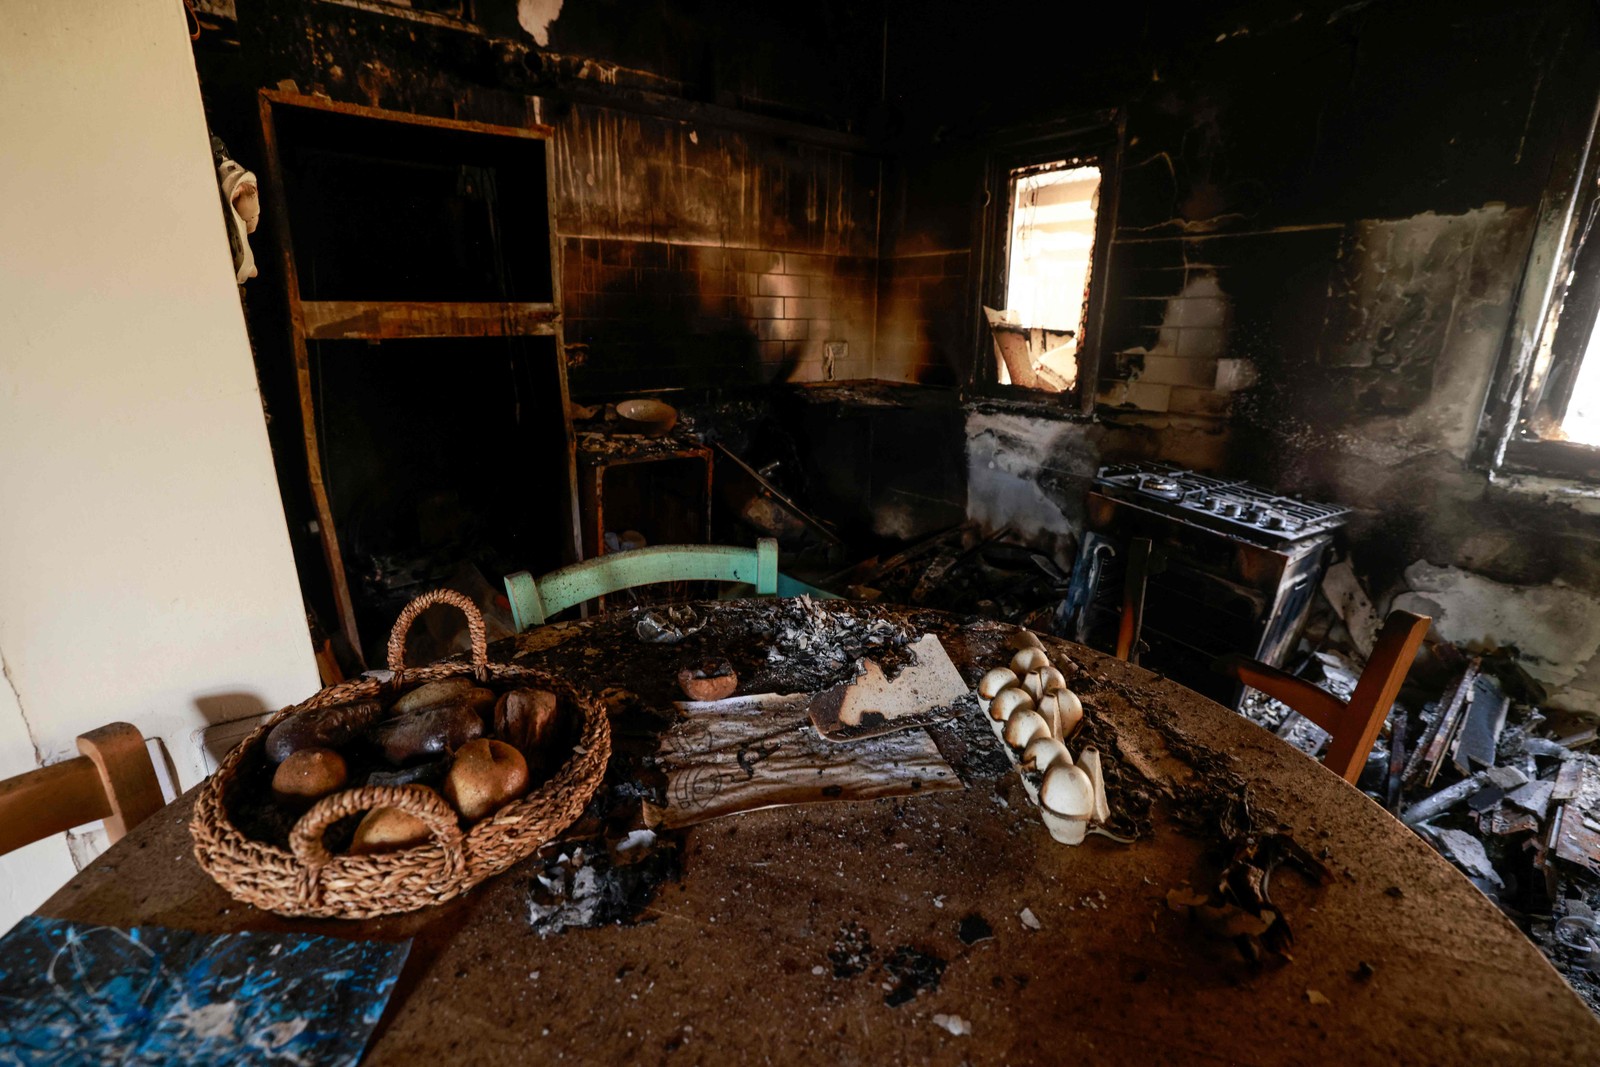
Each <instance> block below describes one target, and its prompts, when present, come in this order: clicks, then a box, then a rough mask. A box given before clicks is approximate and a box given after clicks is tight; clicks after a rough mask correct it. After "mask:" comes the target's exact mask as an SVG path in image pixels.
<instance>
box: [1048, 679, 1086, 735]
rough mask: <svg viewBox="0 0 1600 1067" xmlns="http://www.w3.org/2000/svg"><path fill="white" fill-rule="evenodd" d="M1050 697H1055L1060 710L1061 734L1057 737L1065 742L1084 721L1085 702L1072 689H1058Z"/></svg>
mask: <svg viewBox="0 0 1600 1067" xmlns="http://www.w3.org/2000/svg"><path fill="white" fill-rule="evenodd" d="M1050 695H1051V696H1053V697H1055V702H1056V707H1057V708H1059V709H1060V719H1059V723H1060V732H1059V733H1057V734H1056V736H1057V737H1059V738H1061V740H1063V741H1065V740H1066V739H1067V738H1069V737H1071V736H1072V734H1073V732H1074V731H1075V730H1077V728H1078V724H1079V723H1080V722H1082V721H1083V701H1081V700H1079V699H1078V694H1076V693H1074V692H1073V691H1072V690H1070V689H1057V690H1055V691H1053V692H1052V693H1051V694H1050Z"/></svg>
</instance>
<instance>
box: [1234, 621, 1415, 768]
mask: <svg viewBox="0 0 1600 1067" xmlns="http://www.w3.org/2000/svg"><path fill="white" fill-rule="evenodd" d="M1432 622H1433V620H1432V619H1430V618H1429V617H1428V616H1426V615H1414V614H1412V613H1411V612H1409V611H1391V612H1390V613H1389V617H1388V618H1387V619H1385V620H1384V622H1383V629H1382V630H1380V631H1378V639H1377V642H1376V643H1375V644H1374V645H1373V648H1372V655H1371V656H1369V657H1368V658H1367V666H1366V669H1365V670H1363V671H1362V672H1361V678H1360V680H1359V681H1358V682H1356V690H1355V692H1354V693H1352V694H1351V695H1350V701H1349V703H1346V702H1344V701H1343V700H1340V699H1339V698H1338V697H1336V696H1334V695H1333V694H1332V693H1330V692H1328V691H1327V690H1326V689H1319V688H1318V687H1316V686H1315V685H1312V684H1311V683H1310V682H1308V681H1306V680H1305V679H1304V678H1297V677H1295V676H1294V675H1292V674H1290V673H1288V672H1287V671H1280V670H1279V669H1278V668H1276V667H1269V666H1267V665H1266V664H1265V663H1262V662H1260V661H1259V660H1253V659H1247V658H1245V657H1243V656H1224V657H1222V658H1221V659H1219V660H1217V662H1216V664H1215V666H1216V667H1217V669H1218V670H1221V671H1222V672H1223V673H1225V674H1227V675H1229V676H1231V677H1233V678H1236V679H1238V680H1239V681H1241V682H1243V683H1244V684H1245V685H1248V686H1250V687H1251V688H1253V689H1259V690H1261V691H1262V692H1263V693H1265V694H1267V695H1268V696H1269V697H1272V698H1273V699H1275V700H1281V701H1283V702H1284V703H1285V704H1287V705H1289V706H1290V707H1291V708H1293V709H1294V710H1295V711H1297V712H1299V713H1300V714H1301V715H1304V716H1305V717H1306V718H1308V719H1310V720H1311V721H1312V722H1314V723H1316V724H1317V725H1318V726H1320V727H1322V728H1323V729H1324V730H1326V731H1328V733H1330V734H1332V735H1333V740H1332V741H1330V742H1329V743H1328V753H1327V755H1325V756H1324V757H1323V758H1322V762H1323V764H1324V765H1325V766H1326V767H1327V768H1328V769H1329V770H1331V771H1333V772H1334V773H1335V774H1337V775H1339V776H1340V777H1342V778H1343V779H1344V780H1345V781H1347V782H1350V783H1351V784H1354V783H1355V781H1356V780H1357V779H1358V778H1360V777H1361V769H1362V768H1363V767H1365V766H1366V764H1367V756H1368V755H1369V754H1370V753H1371V752H1372V743H1373V742H1374V741H1376V740H1377V739H1378V731H1379V730H1381V729H1382V728H1383V724H1384V721H1385V720H1386V719H1387V718H1388V717H1389V708H1390V707H1391V706H1393V704H1394V698H1395V696H1396V695H1397V694H1398V693H1399V692H1400V686H1401V684H1402V683H1404V682H1405V680H1406V672H1407V671H1409V670H1410V669H1411V661H1412V660H1413V659H1415V658H1416V655H1417V647H1418V646H1419V645H1421V644H1422V639H1423V638H1424V637H1426V636H1427V635H1428V627H1429V626H1430V625H1431V624H1432Z"/></svg>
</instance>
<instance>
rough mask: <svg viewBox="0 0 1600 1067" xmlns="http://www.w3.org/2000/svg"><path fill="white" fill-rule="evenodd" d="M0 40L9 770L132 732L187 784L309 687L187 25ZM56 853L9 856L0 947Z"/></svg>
mask: <svg viewBox="0 0 1600 1067" xmlns="http://www.w3.org/2000/svg"><path fill="white" fill-rule="evenodd" d="M0 24H3V25H4V26H5V30H4V32H3V33H0V146H3V147H0V657H3V661H4V668H5V682H6V683H8V684H6V685H5V686H4V688H3V690H0V775H5V774H11V773H16V772H17V771H19V770H22V769H25V768H26V767H28V766H31V765H33V764H34V763H35V758H34V757H35V752H36V751H37V753H38V754H39V755H40V756H42V757H43V759H44V760H45V761H47V762H49V761H54V760H57V759H61V758H65V757H68V756H73V755H76V747H75V744H74V739H75V738H76V736H77V735H78V734H79V733H81V732H83V731H84V730H87V729H89V728H91V727H93V726H96V725H100V724H102V723H105V722H109V721H112V720H118V719H122V720H126V721H129V722H132V723H134V724H136V725H137V726H138V727H139V728H140V729H141V730H143V731H144V732H145V734H146V736H158V737H160V738H162V739H163V741H164V742H165V744H166V747H167V750H168V752H169V753H170V754H171V756H172V759H173V763H174V765H175V766H176V769H177V772H178V777H179V784H180V786H181V787H182V788H188V787H189V786H192V785H194V784H195V783H196V782H197V781H198V780H199V779H200V778H201V777H202V776H203V774H204V769H203V763H202V760H201V757H200V753H199V751H198V749H197V748H196V746H195V743H194V740H193V737H192V735H193V734H194V732H195V731H196V730H198V729H199V728H201V727H204V726H205V725H207V723H208V722H209V721H212V720H221V719H225V718H230V717H238V715H239V714H241V713H244V712H246V711H249V710H251V709H252V708H259V707H263V706H265V707H276V706H279V705H281V704H285V703H289V702H292V701H295V700H299V699H302V698H304V697H305V696H307V695H309V694H310V693H311V692H313V691H314V690H315V688H316V686H317V675H316V668H315V664H314V661H313V659H312V654H311V647H310V640H309V637H308V636H307V632H306V627H305V620H304V617H303V614H302V609H301V602H300V593H299V587H298V584H297V582H296V577H295V571H294V564H293V560H292V558H291V555H290V551H289V543H288V535H287V532H286V530H285V527H284V519H283V511H282V506H281V504H280V502H279V500H278V495H277V487H276V484H275V481H274V477H273V471H272V460H271V456H270V454H269V452H268V448H267V438H266V429H265V425H264V423H263V420H262V413H261V404H260V398H259V396H258V395H257V391H256V382H255V375H254V369H253V367H252V365H251V356H250V349H249V345H248V343H247V341H246V337H245V330H244V320H243V316H242V314H241V311H240V306H239V298H238V294H237V292H236V290H235V288H234V283H233V270H232V265H231V262H230V259H229V254H228V243H227V237H226V234H225V231H224V230H223V222H222V214H221V208H220V203H219V200H218V194H217V188H216V181H215V175H214V172H213V169H212V164H211V153H210V147H209V139H208V134H207V132H206V127H205V122H204V118H203V115H202V111H201V105H200V92H199V85H198V83H197V81H196V77H195V70H194V61H193V57H192V55H191V53H190V51H189V42H188V39H187V35H186V32H185V25H184V15H183V7H182V5H181V4H180V3H179V0H118V2H117V3H113V4H108V3H98V2H93V0H59V2H55V3H47V2H44V0H0ZM78 851H79V852H80V853H81V852H82V851H83V850H82V849H81V848H80V849H79V850H78ZM65 856H66V847H65V844H64V842H63V841H62V840H60V839H58V840H56V841H54V842H52V843H51V844H50V845H48V846H38V847H36V848H35V849H32V850H27V851H24V852H19V853H14V854H12V855H11V856H10V857H6V858H4V859H0V887H3V888H0V929H4V928H6V927H9V926H10V925H11V923H12V922H13V921H15V919H16V918H18V917H19V916H20V915H21V914H23V913H25V912H26V911H27V910H29V909H31V908H32V907H33V906H34V905H36V904H37V903H38V902H39V901H40V900H42V899H43V898H44V896H46V895H48V893H49V892H51V891H53V890H54V889H55V888H56V887H57V886H58V885H59V883H60V882H61V881H62V878H63V875H64V873H66V872H67V871H69V870H70V868H69V867H66V866H64V864H65V862H66V861H65Z"/></svg>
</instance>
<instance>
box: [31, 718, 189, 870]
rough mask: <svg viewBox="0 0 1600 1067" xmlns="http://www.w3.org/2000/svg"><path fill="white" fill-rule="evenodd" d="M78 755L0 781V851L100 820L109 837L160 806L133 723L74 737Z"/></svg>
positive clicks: (153, 774) (153, 776) (117, 836)
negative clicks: (102, 820)
mask: <svg viewBox="0 0 1600 1067" xmlns="http://www.w3.org/2000/svg"><path fill="white" fill-rule="evenodd" d="M78 751H79V752H81V753H83V755H81V756H78V757H77V758H76V759H69V760H65V761H63V762H61V763H52V764H51V765H50V766H48V767H40V768H39V769H38V770H36V771H28V772H27V773H25V774H19V775H17V776H16V777H15V778H7V779H6V780H5V781H0V855H3V854H5V853H7V852H10V851H12V850H13V849H18V848H21V847H22V846H23V845H28V844H32V843H33V842H35V841H40V840H43V839H44V838H46V837H49V836H50V835H52V834H58V833H60V832H61V831H63V830H70V829H72V828H73V827H75V826H82V825H83V824H84V823H87V822H93V821H94V820H96V819H104V820H105V825H106V836H107V837H108V838H110V839H111V841H112V842H116V841H117V840H119V839H120V838H121V837H122V836H123V835H124V834H126V833H127V832H128V831H129V830H131V829H133V828H134V827H135V826H137V825H139V824H140V823H141V822H143V821H144V820H145V819H147V818H149V817H150V816H151V815H154V814H155V813H156V812H157V811H159V810H160V809H161V806H162V804H163V803H164V801H163V800H162V797H161V785H160V783H159V782H157V781H156V771H155V766H154V765H153V764H152V763H151V762H150V751H149V750H148V749H147V748H145V743H144V737H143V736H142V735H140V733H139V731H138V729H137V728H135V727H134V726H131V725H129V724H128V723H125V722H114V723H110V724H108V725H106V726H102V727H100V728H99V729H96V730H90V731H89V732H88V733H86V734H84V735H83V736H81V737H79V738H78Z"/></svg>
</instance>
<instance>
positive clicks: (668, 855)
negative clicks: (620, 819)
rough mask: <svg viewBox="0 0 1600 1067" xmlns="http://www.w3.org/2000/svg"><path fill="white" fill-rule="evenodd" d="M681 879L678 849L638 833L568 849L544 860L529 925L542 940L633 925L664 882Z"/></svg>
mask: <svg viewBox="0 0 1600 1067" xmlns="http://www.w3.org/2000/svg"><path fill="white" fill-rule="evenodd" d="M677 875H678V850H677V848H676V846H675V845H674V844H672V843H671V842H667V841H661V840H658V839H657V838H656V836H655V834H653V833H651V832H650V831H649V830H639V831H635V832H634V833H632V834H629V835H628V837H626V838H624V839H623V840H622V841H620V842H618V843H617V845H615V846H613V847H611V848H609V849H608V848H607V847H606V844H605V842H603V841H592V842H586V843H584V844H581V845H574V846H569V848H568V849H567V850H566V851H563V852H562V853H561V854H560V855H558V856H556V857H555V858H554V859H549V860H546V861H545V862H544V865H543V869H542V870H540V871H538V872H537V873H535V874H534V876H533V879H532V881H531V882H530V883H529V886H528V921H529V922H530V923H532V924H533V928H534V929H535V930H537V931H538V932H539V934H540V935H541V936H549V935H550V934H559V933H561V932H562V931H563V930H566V929H568V928H569V927H590V926H609V925H611V924H613V923H617V924H632V923H634V922H638V921H641V920H640V918H639V917H640V915H641V914H642V913H643V912H644V911H645V909H646V906H647V905H648V904H649V903H650V901H651V900H652V899H653V898H654V897H655V894H656V890H657V888H659V887H660V886H661V884H662V883H663V882H666V881H668V880H669V879H672V878H676V877H677Z"/></svg>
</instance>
